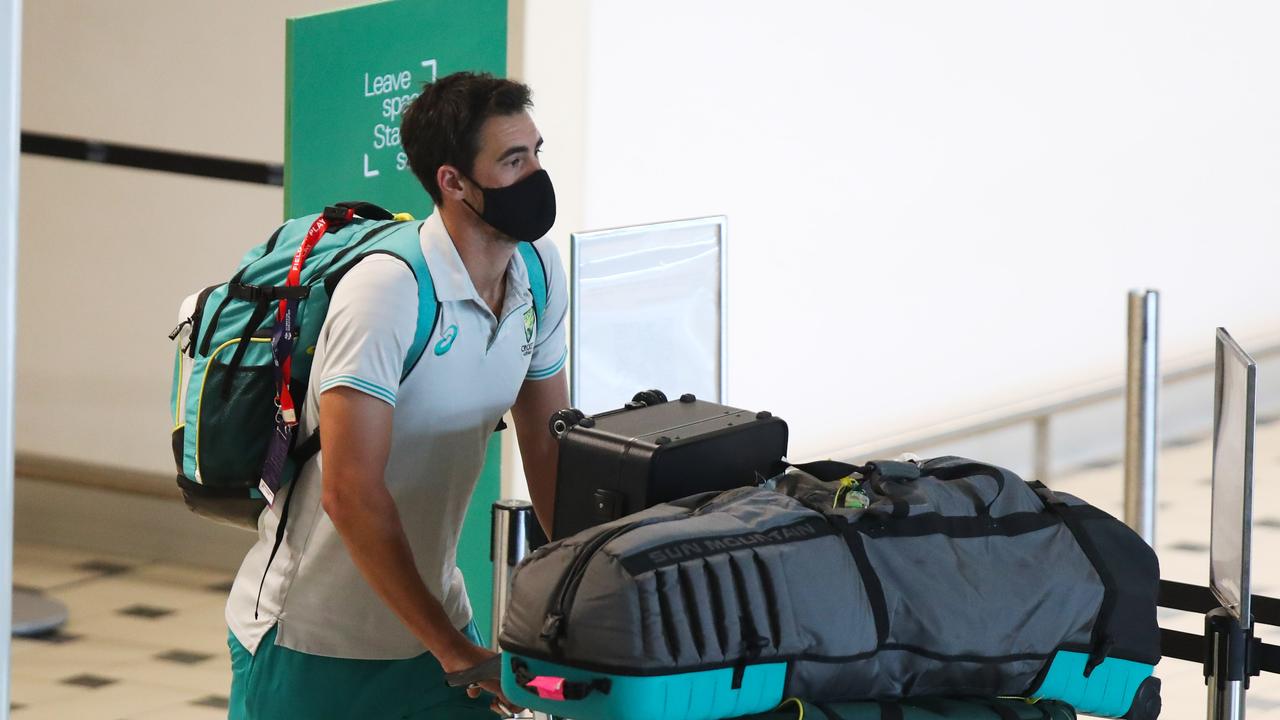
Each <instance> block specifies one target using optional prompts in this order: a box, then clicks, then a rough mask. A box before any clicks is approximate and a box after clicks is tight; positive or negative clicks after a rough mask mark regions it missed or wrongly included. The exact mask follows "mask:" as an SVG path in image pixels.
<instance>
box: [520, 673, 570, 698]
mask: <svg viewBox="0 0 1280 720" xmlns="http://www.w3.org/2000/svg"><path fill="white" fill-rule="evenodd" d="M525 687H527V688H528V689H530V690H533V691H534V692H536V693H538V697H540V698H542V699H543V700H556V701H558V702H564V678H559V677H547V676H545V675H539V676H538V677H535V678H534V679H532V680H530V681H529V684H528V685H526V686H525Z"/></svg>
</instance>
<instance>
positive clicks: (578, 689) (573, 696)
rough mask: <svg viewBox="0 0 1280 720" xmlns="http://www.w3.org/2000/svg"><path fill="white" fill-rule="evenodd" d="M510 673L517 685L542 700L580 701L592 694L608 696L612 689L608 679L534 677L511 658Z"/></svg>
mask: <svg viewBox="0 0 1280 720" xmlns="http://www.w3.org/2000/svg"><path fill="white" fill-rule="evenodd" d="M511 671H512V673H513V674H514V675H515V678H516V684H517V685H519V686H520V687H521V688H522V689H524V690H526V691H528V692H531V693H533V694H534V695H537V696H538V697H539V698H541V699H543V700H554V701H557V702H564V701H565V700H582V699H583V698H585V697H587V696H588V695H590V694H591V693H593V692H598V693H600V694H601V695H608V694H609V691H610V690H612V689H613V682H612V681H611V680H609V679H608V678H596V679H595V680H592V681H591V682H572V681H569V680H566V679H565V678H562V677H552V676H549V675H534V674H533V673H531V672H529V666H528V665H526V664H525V662H524V661H523V660H521V659H520V658H518V657H513V658H511Z"/></svg>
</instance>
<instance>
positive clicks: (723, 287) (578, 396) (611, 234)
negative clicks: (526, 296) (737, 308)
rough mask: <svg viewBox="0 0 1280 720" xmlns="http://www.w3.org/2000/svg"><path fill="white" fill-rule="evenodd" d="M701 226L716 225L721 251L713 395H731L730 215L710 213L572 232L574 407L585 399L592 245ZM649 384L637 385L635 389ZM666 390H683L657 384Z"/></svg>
mask: <svg viewBox="0 0 1280 720" xmlns="http://www.w3.org/2000/svg"><path fill="white" fill-rule="evenodd" d="M699 228H715V231H716V235H717V252H718V255H719V270H718V282H719V298H718V301H717V312H718V313H719V325H718V332H719V337H718V338H717V341H718V353H717V357H716V379H715V386H716V391H717V397H715V398H711V399H712V400H713V401H714V402H720V403H724V402H726V398H727V397H728V389H729V384H728V377H729V372H728V357H729V351H728V327H729V291H728V288H729V283H728V280H729V273H728V267H729V261H728V237H729V235H728V230H729V227H728V217H727V216H725V215H708V216H703V217H695V218H686V219H682V220H670V221H664V222H656V223H645V224H640V225H628V226H623V227H615V228H607V229H603V230H591V231H582V232H575V233H571V234H570V236H569V243H570V262H569V265H570V272H569V300H570V304H569V317H570V323H569V327H570V333H569V367H570V373H569V398H570V402H571V404H573V405H574V407H578V406H579V404H580V403H581V400H582V373H581V372H580V370H579V368H581V367H582V366H581V365H580V363H581V361H582V359H583V348H582V344H583V339H582V334H581V327H582V324H581V322H580V319H581V318H582V312H583V310H582V302H581V297H582V294H583V292H582V290H583V285H584V284H585V283H586V282H587V281H589V280H591V279H592V278H590V277H589V275H588V274H587V273H586V272H585V270H584V268H583V259H584V257H583V256H584V254H585V252H586V251H587V249H588V248H589V247H594V246H598V245H601V244H607V243H609V242H611V241H617V240H633V239H634V238H635V237H636V236H637V235H643V234H646V233H650V234H659V233H669V232H673V231H676V232H678V231H687V230H691V229H699ZM645 389H648V388H640V387H637V388H635V390H636V391H640V390H645ZM658 389H661V390H666V391H681V392H682V391H683V390H682V389H678V388H658ZM626 399H627V398H620V399H619V402H622V401H625V400H626Z"/></svg>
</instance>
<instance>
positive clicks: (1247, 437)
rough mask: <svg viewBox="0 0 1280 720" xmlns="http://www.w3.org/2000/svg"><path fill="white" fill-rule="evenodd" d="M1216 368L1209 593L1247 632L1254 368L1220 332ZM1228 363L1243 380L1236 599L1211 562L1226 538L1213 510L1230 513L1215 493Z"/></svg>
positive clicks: (1223, 439)
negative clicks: (1239, 372) (1241, 371)
mask: <svg viewBox="0 0 1280 720" xmlns="http://www.w3.org/2000/svg"><path fill="white" fill-rule="evenodd" d="M1215 355H1216V362H1215V372H1214V392H1213V500H1212V507H1211V515H1210V517H1211V525H1210V531H1209V538H1210V539H1209V548H1210V549H1209V588H1210V590H1212V591H1213V594H1214V597H1216V598H1217V599H1218V601H1219V602H1220V603H1222V607H1223V608H1225V609H1226V610H1227V611H1228V612H1230V613H1231V614H1232V615H1233V616H1235V617H1236V619H1237V620H1239V621H1240V626H1241V628H1243V629H1245V630H1247V629H1249V627H1250V625H1251V623H1252V595H1253V588H1252V577H1251V572H1250V570H1251V565H1252V552H1253V548H1252V538H1253V452H1254V432H1255V430H1256V411H1257V389H1258V386H1257V370H1258V366H1257V363H1256V362H1255V361H1254V359H1253V357H1251V356H1250V355H1249V354H1248V353H1247V352H1245V350H1244V348H1242V347H1240V345H1239V344H1238V343H1237V342H1236V341H1235V339H1234V338H1232V337H1231V334H1230V333H1228V332H1227V331H1226V329H1225V328H1218V330H1217V342H1216V352H1215ZM1229 362H1234V363H1237V364H1238V365H1239V366H1242V369H1243V371H1244V377H1245V398H1244V407H1243V410H1244V427H1243V433H1244V438H1243V443H1241V448H1240V451H1241V453H1242V456H1243V457H1242V460H1243V464H1242V470H1243V473H1242V476H1241V477H1240V478H1239V480H1240V482H1241V483H1242V485H1241V489H1240V497H1241V508H1240V512H1241V520H1240V534H1241V537H1240V538H1239V540H1240V552H1239V555H1240V567H1239V568H1238V569H1237V568H1232V569H1231V570H1232V571H1233V572H1235V571H1237V570H1238V573H1239V574H1238V579H1239V593H1240V597H1239V598H1235V597H1232V596H1231V591H1230V590H1229V589H1227V588H1225V587H1223V584H1222V582H1221V580H1222V578H1220V577H1219V566H1220V565H1221V564H1222V563H1219V562H1217V560H1216V559H1217V556H1218V554H1219V552H1222V551H1223V550H1222V549H1223V547H1224V546H1223V545H1222V543H1225V542H1231V541H1232V539H1228V538H1227V537H1226V536H1227V535H1228V534H1234V533H1229V531H1228V530H1227V528H1222V527H1219V525H1218V517H1219V515H1218V513H1219V510H1234V508H1221V507H1220V506H1219V503H1220V502H1222V501H1223V493H1222V492H1220V490H1219V483H1225V482H1230V481H1231V480H1230V479H1228V478H1225V477H1220V475H1219V471H1220V466H1219V460H1220V459H1221V456H1220V453H1223V452H1225V450H1226V448H1224V447H1223V444H1224V443H1225V442H1227V441H1228V440H1229V439H1230V438H1228V437H1226V436H1225V430H1224V427H1223V426H1224V424H1225V423H1224V422H1223V412H1224V410H1226V409H1229V403H1228V399H1227V398H1226V397H1225V392H1226V390H1227V389H1228V388H1227V387H1226V385H1227V381H1226V372H1227V363H1229Z"/></svg>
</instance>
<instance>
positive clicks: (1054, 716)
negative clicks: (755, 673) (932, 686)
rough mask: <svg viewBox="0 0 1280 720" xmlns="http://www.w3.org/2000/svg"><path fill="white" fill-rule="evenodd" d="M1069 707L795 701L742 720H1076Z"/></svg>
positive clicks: (1016, 702) (1013, 702)
mask: <svg viewBox="0 0 1280 720" xmlns="http://www.w3.org/2000/svg"><path fill="white" fill-rule="evenodd" d="M1075 718H1076V711H1075V710H1073V709H1072V708H1071V706H1070V705H1067V704H1066V703H1060V702H1057V701H1055V700H1042V701H1040V702H1036V703H1030V702H1027V701H1026V700H1021V699H1003V700H993V699H987V698H978V699H951V698H916V699H914V700H904V701H902V702H894V703H877V702H846V703H808V702H802V701H800V700H797V699H795V698H792V699H789V700H787V701H786V702H784V703H783V704H782V705H781V706H779V707H778V709H776V710H774V711H772V712H768V713H764V714H763V715H750V716H747V717H743V718H739V719H738V720H1075Z"/></svg>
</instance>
